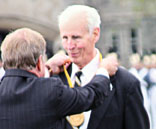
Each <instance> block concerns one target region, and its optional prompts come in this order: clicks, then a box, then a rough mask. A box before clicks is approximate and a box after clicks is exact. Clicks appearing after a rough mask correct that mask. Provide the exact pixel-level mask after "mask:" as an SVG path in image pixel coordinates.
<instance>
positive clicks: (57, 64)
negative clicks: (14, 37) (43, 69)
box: [45, 53, 71, 74]
mask: <svg viewBox="0 0 156 129" xmlns="http://www.w3.org/2000/svg"><path fill="white" fill-rule="evenodd" d="M70 63H71V61H70V58H69V57H68V56H67V55H65V54H64V53H57V54H55V55H54V56H53V57H52V58H50V59H49V60H48V61H47V62H46V64H45V65H46V66H48V67H49V68H50V69H52V72H53V74H59V73H60V72H62V71H63V65H65V66H66V68H67V67H68V66H69V65H70Z"/></svg>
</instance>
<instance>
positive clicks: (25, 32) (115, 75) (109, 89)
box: [0, 5, 156, 129]
mask: <svg viewBox="0 0 156 129" xmlns="http://www.w3.org/2000/svg"><path fill="white" fill-rule="evenodd" d="M100 24H101V19H100V15H99V13H98V11H97V10H96V9H95V8H93V7H89V6H85V5H72V6H69V7H67V8H66V9H65V10H64V11H63V12H62V13H61V14H60V15H59V18H58V26H59V31H60V37H61V41H62V46H63V48H64V50H65V51H66V53H67V55H65V54H62V53H58V54H56V55H54V56H53V57H52V58H50V59H49V60H47V61H45V60H44V56H45V49H46V42H45V39H44V38H43V36H42V35H41V34H40V33H38V32H36V31H34V30H32V29H29V28H21V29H17V30H15V31H13V32H12V33H10V34H8V35H7V36H6V38H5V39H4V41H3V42H2V46H1V51H2V63H3V68H4V69H5V75H4V76H3V78H2V80H1V84H0V128H3V129H150V126H151V125H152V124H151V125H150V121H152V120H153V118H152V116H150V115H151V112H150V111H152V110H149V111H148V110H147V109H148V108H147V107H146V106H147V105H146V104H145V101H144V100H145V99H146V98H145V97H144V96H145V95H144V93H143V90H142V89H143V88H142V82H141V81H140V78H138V77H137V76H136V75H135V76H134V75H133V74H131V73H130V72H129V71H128V70H127V69H125V68H123V67H121V66H118V60H117V57H114V55H109V56H107V57H106V58H103V57H102V55H101V52H100V50H99V49H98V48H96V47H95V44H96V43H97V42H98V40H99V38H100ZM132 62H133V61H132ZM145 62H146V61H145ZM45 71H48V72H45ZM137 71H138V70H137ZM149 71H151V70H149ZM140 72H141V71H140ZM78 73H79V74H78ZM151 74H152V75H153V73H150V72H148V75H147V76H148V77H146V75H145V77H144V78H146V83H147V84H148V83H150V85H149V86H147V87H146V88H147V89H150V88H149V87H153V86H152V85H153V83H151V77H150V75H151ZM45 75H46V77H45ZM141 75H143V74H141ZM144 78H143V79H144ZM147 80H148V81H147ZM77 81H78V82H79V84H78V83H77ZM140 82H141V83H140ZM71 86H74V88H70V87H71ZM146 91H147V90H146ZM152 91H154V90H153V89H152ZM148 95H149V94H148V92H147V96H148ZM143 97H144V98H143ZM148 102H149V101H148ZM153 108H154V107H153ZM150 109H151V107H150ZM149 116H150V117H149ZM151 123H152V122H151ZM155 123H156V122H155ZM151 127H154V124H153V125H152V126H151ZM151 129H152V128H151ZM153 129H154V128H153Z"/></svg>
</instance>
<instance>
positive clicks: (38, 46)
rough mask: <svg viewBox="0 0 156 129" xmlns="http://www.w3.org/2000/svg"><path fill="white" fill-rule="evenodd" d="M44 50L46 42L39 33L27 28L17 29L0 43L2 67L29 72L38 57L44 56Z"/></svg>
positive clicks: (34, 65)
mask: <svg viewBox="0 0 156 129" xmlns="http://www.w3.org/2000/svg"><path fill="white" fill-rule="evenodd" d="M45 50H46V42H45V40H44V38H43V36H42V35H41V34H40V33H38V32H36V31H34V30H31V29H28V28H21V29H17V30H15V31H13V32H12V33H10V34H8V35H7V36H6V38H5V39H4V40H3V42H2V46H1V51H2V61H3V67H4V68H5V69H9V68H19V69H26V70H31V69H33V68H35V67H36V64H37V62H38V58H39V56H40V55H43V56H44V55H45Z"/></svg>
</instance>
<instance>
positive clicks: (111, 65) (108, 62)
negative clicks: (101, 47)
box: [100, 56, 119, 76]
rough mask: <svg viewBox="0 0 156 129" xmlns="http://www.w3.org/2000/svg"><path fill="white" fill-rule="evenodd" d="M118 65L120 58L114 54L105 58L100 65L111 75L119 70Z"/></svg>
mask: <svg viewBox="0 0 156 129" xmlns="http://www.w3.org/2000/svg"><path fill="white" fill-rule="evenodd" d="M118 65H119V63H118V60H117V59H116V58H114V57H113V56H109V57H106V58H104V59H103V60H102V61H101V63H100V67H103V68H105V69H106V70H107V71H108V73H109V75H110V76H112V75H114V74H115V73H116V71H117V70H118Z"/></svg>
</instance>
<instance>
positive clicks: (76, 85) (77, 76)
mask: <svg viewBox="0 0 156 129" xmlns="http://www.w3.org/2000/svg"><path fill="white" fill-rule="evenodd" d="M81 75H82V71H78V72H77V73H76V74H75V85H74V86H75V87H78V86H81V79H80V76H81Z"/></svg>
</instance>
